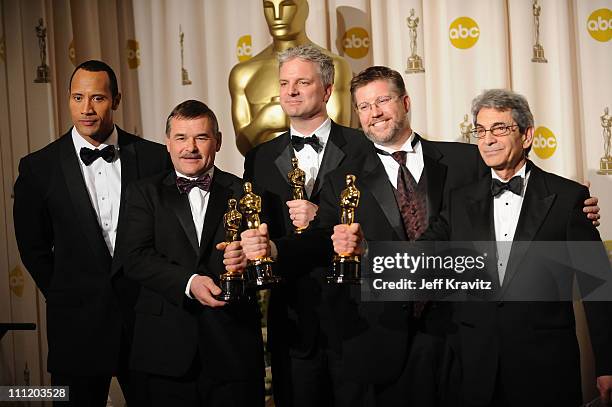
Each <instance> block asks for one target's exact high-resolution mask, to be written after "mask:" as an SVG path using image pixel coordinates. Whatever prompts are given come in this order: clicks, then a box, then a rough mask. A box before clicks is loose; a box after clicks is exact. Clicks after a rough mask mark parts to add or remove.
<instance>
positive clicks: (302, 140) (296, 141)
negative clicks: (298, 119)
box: [291, 134, 323, 153]
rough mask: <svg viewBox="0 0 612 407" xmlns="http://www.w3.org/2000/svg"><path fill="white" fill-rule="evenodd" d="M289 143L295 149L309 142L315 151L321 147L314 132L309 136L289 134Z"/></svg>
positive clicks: (301, 147)
mask: <svg viewBox="0 0 612 407" xmlns="http://www.w3.org/2000/svg"><path fill="white" fill-rule="evenodd" d="M291 144H292V145H293V148H294V149H295V151H300V150H301V149H303V148H304V144H310V145H311V146H312V148H313V149H314V151H316V152H317V153H318V152H320V151H321V150H322V149H323V146H322V145H321V142H320V141H319V139H318V138H317V136H315V135H314V134H313V135H312V136H310V137H300V136H291Z"/></svg>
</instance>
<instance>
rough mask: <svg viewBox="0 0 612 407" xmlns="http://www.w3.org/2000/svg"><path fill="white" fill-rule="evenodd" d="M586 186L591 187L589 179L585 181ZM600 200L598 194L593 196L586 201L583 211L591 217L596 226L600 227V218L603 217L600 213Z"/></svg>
mask: <svg viewBox="0 0 612 407" xmlns="http://www.w3.org/2000/svg"><path fill="white" fill-rule="evenodd" d="M584 186H585V187H587V188H591V183H590V182H589V181H586V182H585V183H584ZM598 202H599V199H598V198H597V197H596V196H592V197H590V198H589V199H587V200H586V201H584V208H582V211H583V212H584V213H586V214H587V218H589V219H590V220H591V221H592V222H593V225H594V226H595V227H598V226H599V225H600V223H599V219H601V215H600V214H599V206H597V203H598Z"/></svg>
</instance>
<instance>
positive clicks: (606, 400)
mask: <svg viewBox="0 0 612 407" xmlns="http://www.w3.org/2000/svg"><path fill="white" fill-rule="evenodd" d="M597 390H599V397H600V398H601V402H602V404H603V405H604V406H612V376H599V377H598V378H597Z"/></svg>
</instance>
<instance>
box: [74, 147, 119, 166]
mask: <svg viewBox="0 0 612 407" xmlns="http://www.w3.org/2000/svg"><path fill="white" fill-rule="evenodd" d="M79 156H80V157H81V161H83V164H85V165H87V166H90V165H91V163H93V162H94V161H96V160H97V159H98V158H102V159H103V160H104V161H106V162H107V163H110V162H111V161H113V158H115V146H106V147H104V148H103V149H102V150H98V149H97V148H94V149H92V148H87V147H83V148H81V151H79Z"/></svg>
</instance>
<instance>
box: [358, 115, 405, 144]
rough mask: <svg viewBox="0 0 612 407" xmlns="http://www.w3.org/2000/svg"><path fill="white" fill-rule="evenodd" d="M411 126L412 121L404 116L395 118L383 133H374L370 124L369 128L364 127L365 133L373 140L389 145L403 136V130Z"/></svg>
mask: <svg viewBox="0 0 612 407" xmlns="http://www.w3.org/2000/svg"><path fill="white" fill-rule="evenodd" d="M409 127H410V122H409V121H408V118H407V117H406V116H404V117H403V118H402V119H400V120H393V121H392V124H391V127H390V128H389V129H388V130H387V131H386V132H385V133H383V134H380V133H379V134H376V133H374V132H373V131H371V129H370V127H369V126H368V127H367V129H364V133H365V135H366V137H367V138H368V139H369V140H370V141H371V142H373V143H375V144H378V145H381V146H387V145H391V144H394V143H395V142H397V141H398V140H399V139H400V138H401V136H402V133H403V131H404V130H405V129H407V128H409Z"/></svg>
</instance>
